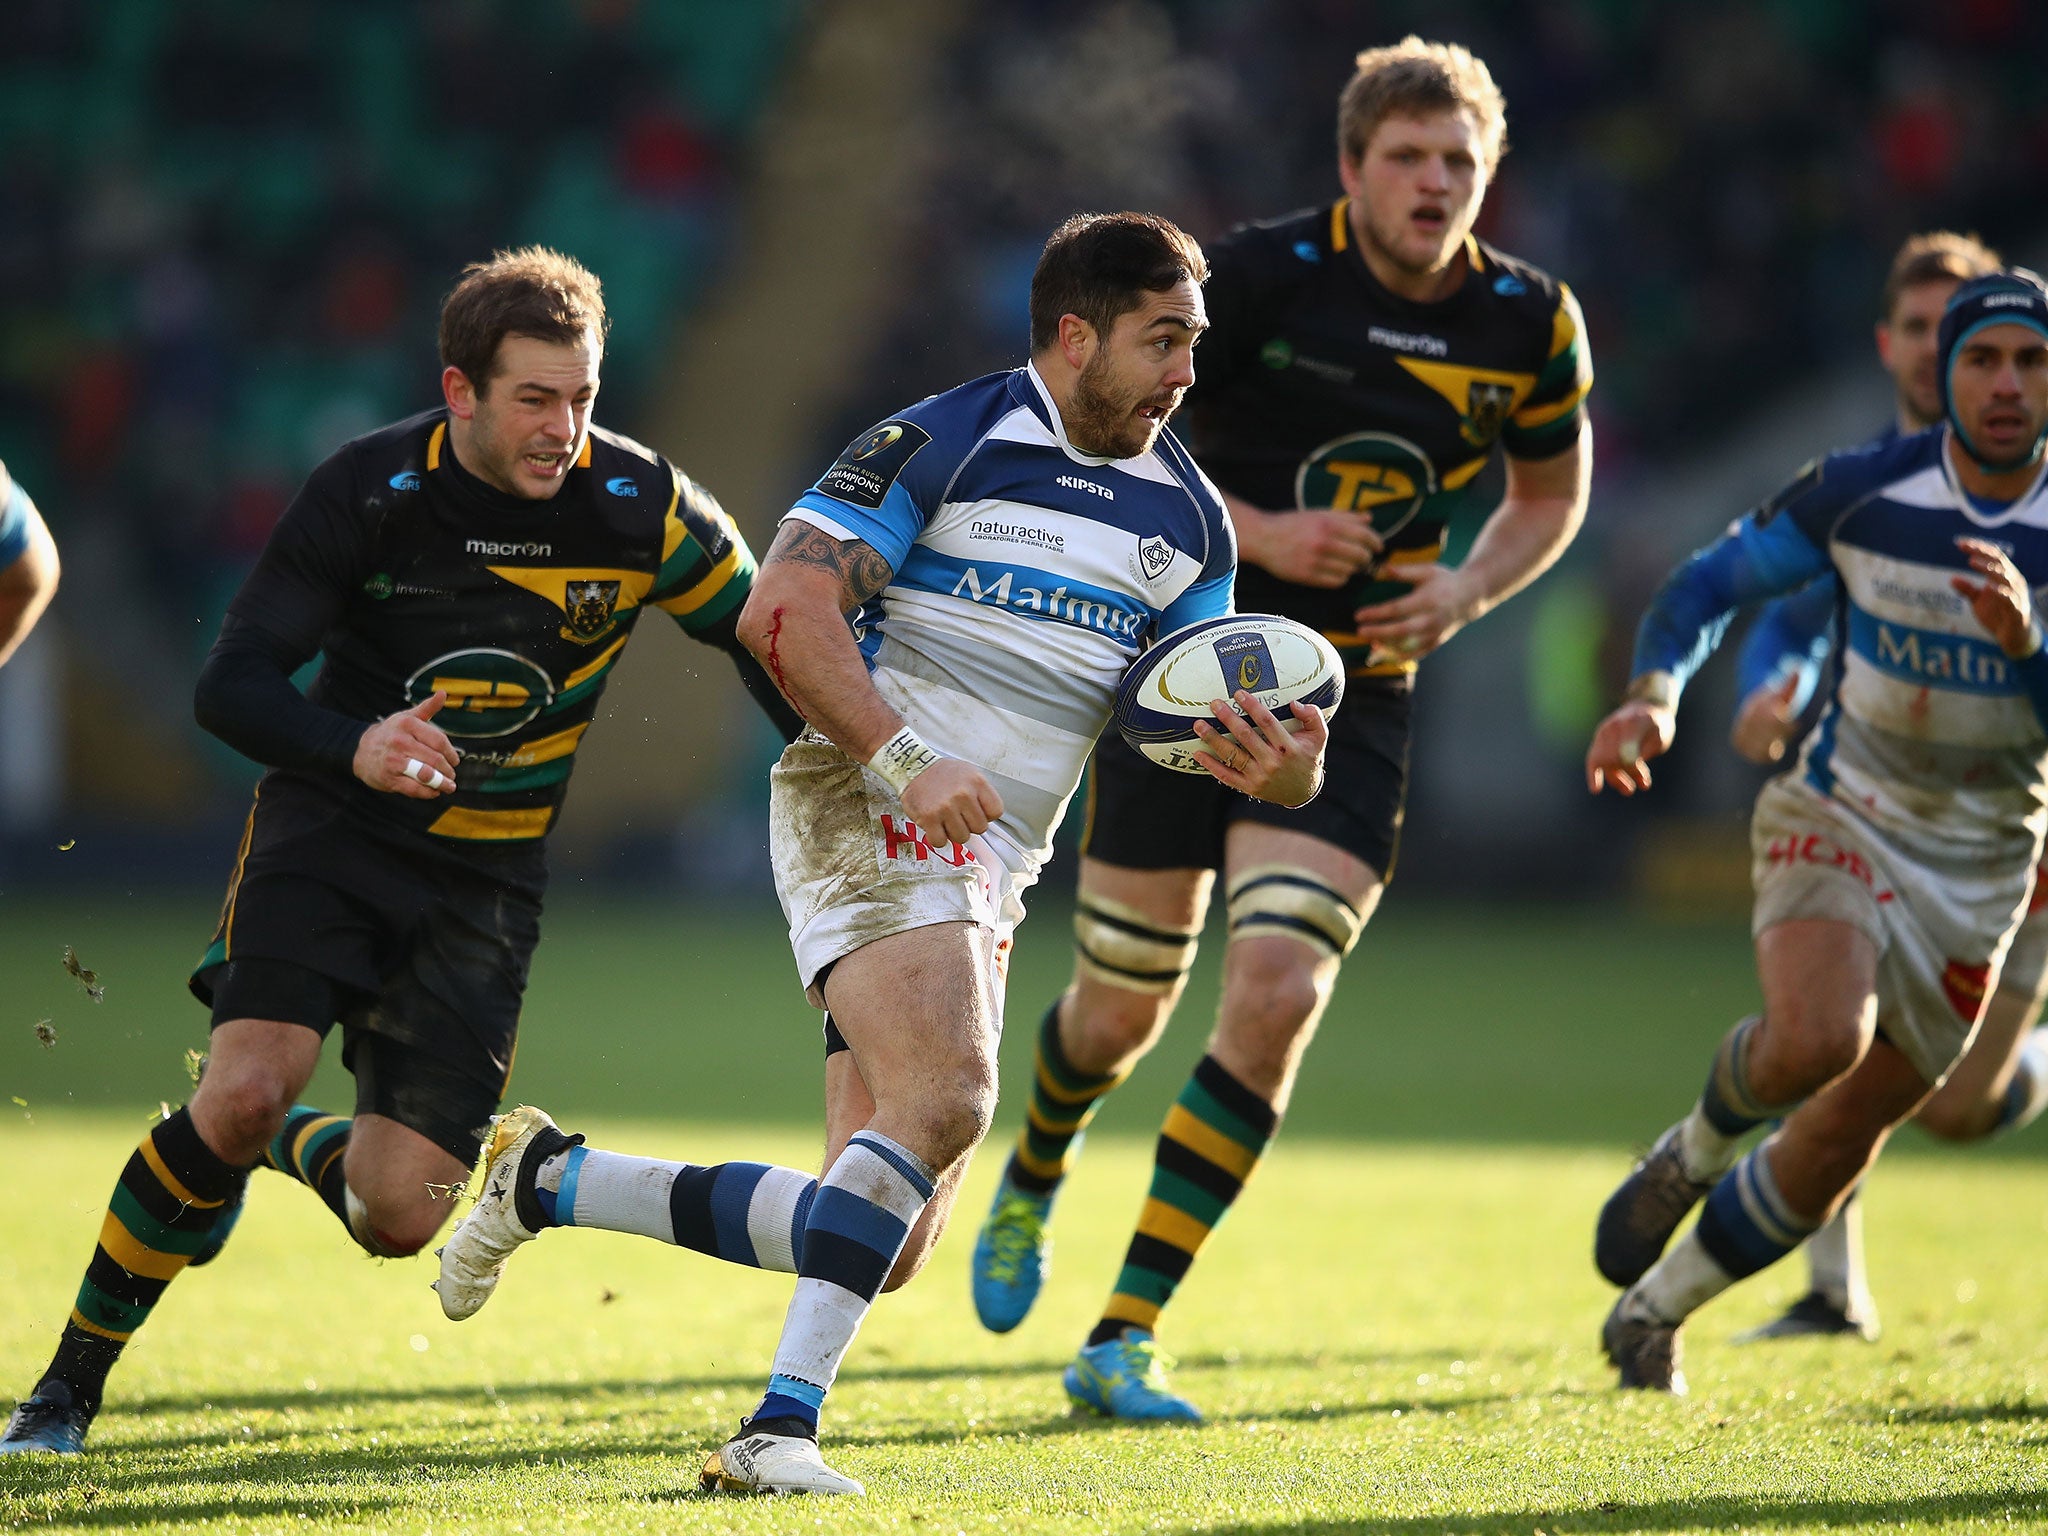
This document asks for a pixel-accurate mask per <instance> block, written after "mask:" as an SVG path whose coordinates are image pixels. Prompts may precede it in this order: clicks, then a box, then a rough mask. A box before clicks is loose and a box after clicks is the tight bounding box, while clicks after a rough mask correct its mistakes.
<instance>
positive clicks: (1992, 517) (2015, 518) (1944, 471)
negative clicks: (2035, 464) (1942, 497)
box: [1940, 424, 2048, 528]
mask: <svg viewBox="0 0 2048 1536" xmlns="http://www.w3.org/2000/svg"><path fill="white" fill-rule="evenodd" d="M1954 431H1955V428H1954V427H1952V426H1948V425H1946V424H1944V425H1943V427H1942V429H1941V450H1940V451H1941V483H1942V485H1943V486H1944V487H1946V489H1947V490H1948V493H1949V494H1950V496H1952V497H1953V498H1954V500H1953V502H1952V503H1951V505H1953V506H1954V507H1955V509H1956V510H1957V511H1959V512H1961V513H1962V514H1963V516H1964V517H1966V518H1968V519H1969V520H1970V521H1971V522H1973V523H1975V524H1976V525H1977V526H1978V527H1980V528H1998V527H2002V526H2004V525H2005V524H2007V523H2026V524H2029V525H2030V526H2033V527H2036V528H2038V527H2040V526H2041V525H2042V524H2043V523H2044V522H2048V501H2044V498H2043V496H2042V491H2043V489H2044V487H2048V459H2044V460H2043V462H2042V464H2041V467H2040V468H2039V469H2037V470H2036V471H2035V472H2034V480H2033V483H2032V484H2031V485H2029V486H2028V487H2027V488H2026V490H2025V491H2023V492H2021V493H2020V494H2019V495H2018V496H2016V497H2014V498H2013V499H2012V501H2010V502H2009V503H2007V505H2006V507H2005V510H2004V511H2002V512H1992V513H1985V512H1980V511H1978V510H1977V504H1976V503H1975V502H1974V501H1972V500H1971V499H1970V493H1969V492H1968V491H1965V490H1964V489H1963V482H1962V477H1961V476H1960V475H1958V474H1957V473H1956V464H1955V459H1954V458H1953V456H1951V455H1950V453H1949V436H1950V434H1951V433H1952V432H1954Z"/></svg>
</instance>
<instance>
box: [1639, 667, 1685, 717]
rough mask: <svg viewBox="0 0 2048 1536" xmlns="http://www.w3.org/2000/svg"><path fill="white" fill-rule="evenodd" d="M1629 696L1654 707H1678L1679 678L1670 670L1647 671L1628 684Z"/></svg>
mask: <svg viewBox="0 0 2048 1536" xmlns="http://www.w3.org/2000/svg"><path fill="white" fill-rule="evenodd" d="M1627 697H1629V698H1631V699H1635V700H1638V701H1639V702H1641V703H1644V704H1647V705H1649V706H1650V707H1651V708H1652V709H1676V708H1677V707H1678V679H1677V678H1676V677H1673V676H1672V675H1671V674H1670V673H1669V672H1645V673H1644V674H1643V675H1642V676H1640V677H1638V678H1636V679H1635V680H1634V681H1633V682H1631V683H1630V684H1629V685H1628V694H1627Z"/></svg>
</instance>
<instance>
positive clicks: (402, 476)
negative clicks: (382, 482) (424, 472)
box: [387, 469, 420, 491]
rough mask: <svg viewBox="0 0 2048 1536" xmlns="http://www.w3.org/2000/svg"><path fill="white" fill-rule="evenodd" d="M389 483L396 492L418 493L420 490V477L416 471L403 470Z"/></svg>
mask: <svg viewBox="0 0 2048 1536" xmlns="http://www.w3.org/2000/svg"><path fill="white" fill-rule="evenodd" d="M387 483H388V484H389V485H390V487H391V489H393V490H394V491H416V490H418V489H419V488H420V477H419V474H418V472H417V471H415V470H410V469H402V470H400V471H399V472H398V473H397V474H395V475H393V476H392V477H391V479H390V480H389V482H387Z"/></svg>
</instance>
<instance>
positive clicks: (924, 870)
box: [768, 731, 1036, 1008]
mask: <svg viewBox="0 0 2048 1536" xmlns="http://www.w3.org/2000/svg"><path fill="white" fill-rule="evenodd" d="M768 842H769V846H768V852H769V858H770V860H771V862H772V863H773V865H774V869H775V894H776V895H777V896H778V897H779V898H780V899H781V901H782V914H783V916H784V917H785V918H787V919H788V921H789V943H790V948H791V949H792V950H794V951H795V953H796V967H797V974H798V976H799V977H800V978H801V979H802V981H803V984H804V988H805V990H806V991H807V992H808V993H809V994H810V998H811V1001H812V1002H813V1003H814V1004H816V1005H817V1006H819V1007H821V1008H822V1007H823V1006H824V1001H823V998H822V997H821V996H820V995H819V991H818V977H819V973H820V972H821V971H823V970H824V969H825V968H826V967H827V966H829V965H831V964H832V963H833V962H834V961H835V960H838V959H840V958H842V957H843V956H846V955H850V954H852V953H853V952H854V951H855V950H856V949H859V948H861V947H862V946H863V945H865V944H872V943H873V942H874V941H875V940H876V939H881V938H887V937H888V936H889V935H890V934H893V933H904V932H907V931H909V930H910V929H912V928H928V927H930V926H932V925H933V924H935V923H956V922H966V923H976V924H979V925H980V926H981V927H984V928H987V929H989V930H990V931H991V932H992V933H994V935H995V937H996V948H995V952H994V953H995V965H996V976H995V980H996V983H997V990H996V995H997V996H998V997H1000V996H1001V995H1002V991H1001V982H1002V977H1003V971H1004V970H1005V968H1006V967H1007V963H1008V960H1009V954H1010V936H1011V934H1012V932H1013V931H1014V930H1015V928H1016V926H1017V924H1018V923H1020V922H1022V921H1023V920H1024V902H1023V896H1024V892H1025V891H1026V890H1027V889H1028V888H1029V887H1030V885H1031V884H1032V882H1033V880H1035V879H1036V875H1035V874H1032V873H1029V872H1025V871H1019V870H1012V869H1009V868H1007V867H1005V865H1004V864H1003V862H1002V860H1001V858H1000V857H999V856H998V854H997V853H996V851H995V850H994V848H993V847H992V846H991V845H990V844H989V842H988V841H987V840H986V839H985V838H980V837H975V838H969V839H968V840H967V841H966V842H965V843H953V844H945V843H940V844H938V845H936V846H935V845H934V844H933V843H932V841H931V840H930V839H929V838H927V837H926V836H925V835H924V833H923V831H922V829H920V828H919V827H918V826H917V825H916V824H915V823H914V822H912V821H911V820H910V818H909V817H908V816H906V815H905V814H904V813H903V802H902V801H901V800H899V799H897V798H896V794H895V791H893V790H892V789H890V788H889V786H888V785H887V784H886V783H884V782H883V780H882V778H881V776H880V775H879V774H876V773H875V772H873V771H872V770H871V769H869V768H868V767H867V766H866V765H864V764H861V763H856V762H855V761H854V760H853V759H852V758H850V757H848V756H847V755H846V754H845V753H844V752H842V751H840V749H839V748H838V747H836V746H834V745H833V744H832V743H831V742H830V741H827V740H826V739H825V738H824V737H822V736H820V735H818V734H817V733H816V732H814V731H805V732H804V733H803V735H801V736H799V737H798V738H797V739H796V740H795V741H793V742H791V743H790V744H789V746H788V747H787V748H785V749H784V751H783V754H782V760H781V761H780V762H779V763H777V764H776V765H775V770H774V772H773V774H772V775H771V776H770V791H769V812H768Z"/></svg>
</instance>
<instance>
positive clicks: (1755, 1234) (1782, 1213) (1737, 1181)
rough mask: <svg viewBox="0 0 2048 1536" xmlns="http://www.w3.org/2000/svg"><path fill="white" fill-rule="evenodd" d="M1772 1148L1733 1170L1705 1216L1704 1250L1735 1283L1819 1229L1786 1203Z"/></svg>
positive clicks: (1715, 1192) (1766, 1146)
mask: <svg viewBox="0 0 2048 1536" xmlns="http://www.w3.org/2000/svg"><path fill="white" fill-rule="evenodd" d="M1770 1145H1771V1144H1770V1143H1769V1142H1766V1143H1765V1144H1764V1145H1763V1146H1760V1147H1758V1148H1756V1150H1754V1151H1753V1152H1751V1153H1750V1154H1749V1155H1748V1156H1747V1157H1745V1158H1743V1160H1742V1161H1741V1162H1739V1163H1737V1164H1736V1165H1735V1166H1734V1167H1733V1168H1731V1169H1729V1170H1728V1172H1727V1173H1726V1174H1725V1175H1724V1176H1723V1177H1722V1179H1721V1182H1720V1183H1718V1184H1716V1185H1715V1186H1714V1188H1713V1190H1712V1192H1711V1193H1709V1194H1708V1196H1707V1203H1706V1206H1705V1208H1704V1209H1703V1210H1702V1211H1701V1212H1700V1223H1699V1239H1700V1244H1701V1246H1702V1247H1704V1248H1705V1249H1706V1250H1707V1252H1708V1253H1709V1254H1711V1255H1713V1259H1714V1262H1715V1263H1716V1264H1718V1265H1720V1266H1721V1268H1723V1269H1724V1270H1726V1271H1727V1272H1728V1274H1729V1276H1730V1278H1732V1279H1735V1280H1740V1279H1743V1278H1744V1277H1745V1276H1748V1275H1753V1274H1755V1273H1756V1272H1757V1271H1758V1270H1760V1269H1763V1268H1766V1267H1767V1266H1769V1265H1772V1264H1775V1263H1777V1262H1778V1260H1780V1259H1782V1258H1783V1257H1784V1256H1785V1255H1786V1254H1788V1253H1790V1252H1791V1251H1792V1250H1793V1249H1794V1248H1797V1247H1798V1246H1799V1245H1800V1244H1801V1243H1803V1242H1805V1241H1806V1240H1807V1238H1809V1237H1811V1236H1812V1235H1813V1233H1814V1230H1815V1228H1816V1227H1817V1226H1818V1225H1819V1224H1818V1223H1817V1222H1812V1221H1808V1220H1807V1219H1806V1218H1805V1217H1804V1216H1801V1215H1800V1214H1799V1213H1798V1212H1797V1211H1795V1210H1793V1209H1792V1208H1791V1207H1790V1206H1789V1205H1787V1204H1786V1203H1785V1197H1784V1195H1782V1194H1781V1193H1779V1190H1778V1180H1777V1178H1776V1176H1775V1175H1774V1174H1772V1172H1771V1160H1770V1157H1769V1155H1768V1154H1769V1152H1770Z"/></svg>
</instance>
